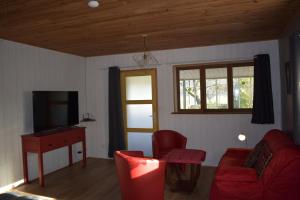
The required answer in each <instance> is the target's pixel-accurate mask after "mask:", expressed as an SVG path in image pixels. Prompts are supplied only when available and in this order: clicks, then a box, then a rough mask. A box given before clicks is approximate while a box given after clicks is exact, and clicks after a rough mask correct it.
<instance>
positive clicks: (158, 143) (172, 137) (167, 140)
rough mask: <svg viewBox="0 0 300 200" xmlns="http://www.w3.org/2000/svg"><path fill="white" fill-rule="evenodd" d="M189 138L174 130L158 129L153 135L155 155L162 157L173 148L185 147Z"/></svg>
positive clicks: (155, 156) (158, 157)
mask: <svg viewBox="0 0 300 200" xmlns="http://www.w3.org/2000/svg"><path fill="white" fill-rule="evenodd" d="M186 142H187V138H186V137H184V136H183V135H181V134H180V133H178V132H176V131H172V130H160V131H156V132H154V133H153V135H152V149H153V157H154V158H157V159H160V158H162V157H163V156H164V155H166V154H167V153H168V152H169V151H170V150H172V149H185V148H186Z"/></svg>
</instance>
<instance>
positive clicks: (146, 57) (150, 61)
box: [133, 35, 159, 67]
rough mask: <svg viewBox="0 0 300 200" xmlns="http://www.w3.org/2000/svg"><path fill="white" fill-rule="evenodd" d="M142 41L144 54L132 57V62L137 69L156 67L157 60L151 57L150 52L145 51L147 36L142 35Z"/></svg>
mask: <svg viewBox="0 0 300 200" xmlns="http://www.w3.org/2000/svg"><path fill="white" fill-rule="evenodd" d="M142 36H143V40H144V53H143V54H138V55H134V56H133V60H134V61H135V62H136V64H137V65H138V66H139V67H151V66H155V65H158V64H159V62H158V60H157V59H156V58H155V57H154V56H153V55H152V53H151V52H150V51H148V50H147V43H146V39H147V35H142Z"/></svg>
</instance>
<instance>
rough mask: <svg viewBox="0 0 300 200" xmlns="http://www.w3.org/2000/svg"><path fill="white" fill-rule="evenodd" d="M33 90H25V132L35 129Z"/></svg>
mask: <svg viewBox="0 0 300 200" xmlns="http://www.w3.org/2000/svg"><path fill="white" fill-rule="evenodd" d="M32 109H33V108H32V91H24V92H23V133H30V132H32V131H33V111H32Z"/></svg>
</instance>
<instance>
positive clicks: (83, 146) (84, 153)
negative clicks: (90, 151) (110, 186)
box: [82, 138, 86, 167]
mask: <svg viewBox="0 0 300 200" xmlns="http://www.w3.org/2000/svg"><path fill="white" fill-rule="evenodd" d="M85 166H86V142H85V138H84V139H83V140H82V167H85Z"/></svg>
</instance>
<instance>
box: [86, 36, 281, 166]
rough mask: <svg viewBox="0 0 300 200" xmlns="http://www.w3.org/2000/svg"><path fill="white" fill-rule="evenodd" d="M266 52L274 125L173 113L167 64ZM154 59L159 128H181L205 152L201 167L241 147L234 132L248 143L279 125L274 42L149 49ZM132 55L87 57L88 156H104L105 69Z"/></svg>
mask: <svg viewBox="0 0 300 200" xmlns="http://www.w3.org/2000/svg"><path fill="white" fill-rule="evenodd" d="M260 53H269V54H270V57H271V70H272V87H273V99H274V112H275V124H274V125H257V124H251V123H250V121H251V115H250V114H217V115H214V114H206V115H188V114H186V115H184V114H181V115H178V114H177V115H174V114H171V113H172V112H173V111H174V110H173V109H174V101H173V96H174V95H173V71H172V63H174V64H176V63H186V64H188V63H195V62H198V63H199V62H203V63H207V62H214V61H231V60H249V59H252V58H253V56H254V55H256V54H260ZM153 54H154V55H155V57H156V58H157V59H158V60H159V62H160V64H161V65H160V66H158V69H157V78H158V112H159V126H160V127H159V128H160V129H173V130H177V131H179V132H182V133H183V134H184V135H186V136H187V138H188V147H189V148H202V149H204V150H206V151H207V160H206V163H205V164H207V165H216V164H217V163H218V161H219V159H220V157H221V155H222V154H223V153H224V151H225V149H226V148H228V147H245V146H244V145H245V144H242V143H240V142H239V141H238V140H237V134H238V133H240V132H244V133H246V134H248V135H249V141H248V144H249V147H252V146H254V145H255V144H256V143H257V142H258V140H260V139H261V137H262V136H263V135H264V133H265V132H266V131H267V130H269V129H272V128H281V88H280V83H281V80H280V66H279V64H280V63H279V51H278V41H277V40H272V41H263V42H250V43H239V44H228V45H217V46H209V47H199V48H186V49H176V50H166V51H155V52H153ZM133 55H134V54H120V55H112V56H100V57H91V58H88V59H87V69H88V72H87V83H88V84H87V86H88V87H87V88H88V91H87V93H88V109H89V110H90V111H92V112H93V113H94V114H95V115H96V119H97V121H96V123H94V124H91V125H90V126H89V134H90V135H93V137H92V138H93V140H92V139H91V137H90V138H89V139H88V140H89V144H90V146H93V147H94V148H90V150H89V155H91V156H94V157H106V156H107V148H108V147H107V144H108V109H107V108H108V101H107V99H108V96H107V94H108V84H107V83H108V79H107V76H108V70H107V67H109V66H115V65H117V66H120V67H126V66H133V65H135V63H134V62H133V59H132V56H133Z"/></svg>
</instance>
